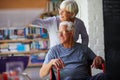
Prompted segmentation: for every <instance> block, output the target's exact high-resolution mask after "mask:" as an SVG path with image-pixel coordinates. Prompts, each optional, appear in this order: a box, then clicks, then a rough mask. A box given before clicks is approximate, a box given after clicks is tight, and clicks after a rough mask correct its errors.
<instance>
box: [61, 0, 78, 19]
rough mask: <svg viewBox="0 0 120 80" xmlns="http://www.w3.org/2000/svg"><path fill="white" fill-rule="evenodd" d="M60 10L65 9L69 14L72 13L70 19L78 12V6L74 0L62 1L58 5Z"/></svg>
mask: <svg viewBox="0 0 120 80" xmlns="http://www.w3.org/2000/svg"><path fill="white" fill-rule="evenodd" d="M60 9H66V10H67V11H69V12H70V13H73V16H72V17H75V16H76V15H77V13H78V11H79V9H78V5H77V3H76V2H75V1H74V0H64V1H63V2H62V3H61V4H60Z"/></svg>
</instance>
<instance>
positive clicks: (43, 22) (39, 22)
mask: <svg viewBox="0 0 120 80" xmlns="http://www.w3.org/2000/svg"><path fill="white" fill-rule="evenodd" d="M54 19H55V17H49V18H46V19H41V18H37V19H35V20H34V21H32V25H33V26H34V27H41V28H45V29H47V28H48V27H50V25H52V24H53V20H54Z"/></svg>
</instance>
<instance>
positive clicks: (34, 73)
mask: <svg viewBox="0 0 120 80" xmlns="http://www.w3.org/2000/svg"><path fill="white" fill-rule="evenodd" d="M39 71H40V67H29V68H26V69H25V71H24V72H25V73H27V74H28V76H29V77H30V78H31V80H49V75H48V76H47V77H45V78H44V79H41V78H40V76H39Z"/></svg>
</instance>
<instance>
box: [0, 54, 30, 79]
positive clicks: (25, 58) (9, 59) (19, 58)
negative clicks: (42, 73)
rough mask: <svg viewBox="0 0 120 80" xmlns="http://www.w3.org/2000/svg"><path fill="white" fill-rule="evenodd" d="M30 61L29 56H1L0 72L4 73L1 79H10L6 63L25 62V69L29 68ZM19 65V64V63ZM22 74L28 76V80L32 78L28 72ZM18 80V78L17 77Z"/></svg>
mask: <svg viewBox="0 0 120 80" xmlns="http://www.w3.org/2000/svg"><path fill="white" fill-rule="evenodd" d="M28 61H29V56H3V57H0V74H2V77H0V80H8V74H7V73H6V66H7V65H6V63H7V64H9V63H17V62H19V63H23V64H22V65H23V70H25V69H26V68H27V65H28ZM17 66H18V65H17ZM21 76H23V77H24V78H26V79H27V80H31V79H30V77H29V76H28V75H27V74H26V73H22V74H21ZM16 80H18V78H16Z"/></svg>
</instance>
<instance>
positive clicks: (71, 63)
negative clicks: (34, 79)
mask: <svg viewBox="0 0 120 80" xmlns="http://www.w3.org/2000/svg"><path fill="white" fill-rule="evenodd" d="M74 33H75V29H74V24H73V23H72V22H69V21H63V22H61V23H60V25H59V39H60V42H61V43H60V44H58V45H56V46H54V47H52V48H51V49H50V50H49V51H48V53H47V55H46V58H45V61H44V63H43V65H42V67H41V69H40V77H45V76H46V75H48V74H49V72H50V69H51V68H52V66H56V67H57V68H59V69H60V75H61V80H66V79H67V78H69V80H106V79H105V78H106V77H105V75H104V74H103V73H100V74H97V75H95V76H90V74H89V73H88V66H89V61H92V67H95V68H100V66H101V64H102V63H103V62H104V60H103V59H102V57H100V56H96V55H95V54H94V52H93V51H92V50H91V49H90V48H89V47H83V45H82V44H80V43H77V42H75V41H74Z"/></svg>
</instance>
